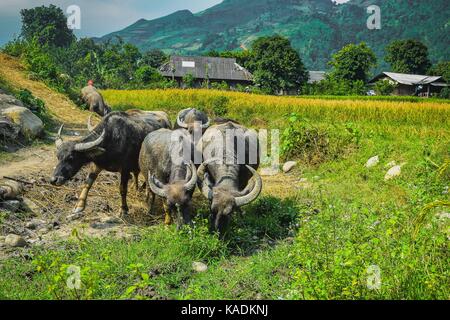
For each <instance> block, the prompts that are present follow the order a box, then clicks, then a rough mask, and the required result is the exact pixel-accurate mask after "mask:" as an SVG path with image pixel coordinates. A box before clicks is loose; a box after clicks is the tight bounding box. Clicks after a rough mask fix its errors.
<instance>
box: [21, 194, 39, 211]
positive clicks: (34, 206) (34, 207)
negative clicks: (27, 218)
mask: <svg viewBox="0 0 450 320" xmlns="http://www.w3.org/2000/svg"><path fill="white" fill-rule="evenodd" d="M23 206H24V207H25V208H26V209H27V210H29V211H31V212H34V213H37V212H39V209H40V208H39V206H38V205H37V204H36V203H34V202H33V201H31V200H30V199H28V198H23Z"/></svg>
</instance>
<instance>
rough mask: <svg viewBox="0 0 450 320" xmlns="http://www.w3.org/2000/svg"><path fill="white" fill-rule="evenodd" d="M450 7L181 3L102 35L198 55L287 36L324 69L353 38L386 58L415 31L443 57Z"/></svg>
mask: <svg viewBox="0 0 450 320" xmlns="http://www.w3.org/2000/svg"><path fill="white" fill-rule="evenodd" d="M372 4H376V5H378V6H379V7H380V8H381V30H369V29H368V28H367V25H366V21H367V18H368V17H369V14H368V13H367V7H368V6H369V5H372ZM449 13H450V11H449V7H448V2H447V1H445V0H433V1H406V0H402V1H398V0H373V1H365V0H351V1H349V2H348V3H346V4H342V5H335V4H333V2H331V1H330V0H248V1H241V0H225V1H223V2H222V3H220V4H218V5H216V6H214V7H211V8H209V9H207V10H205V11H203V12H199V13H196V14H193V13H191V12H190V11H187V10H183V11H178V12H175V13H173V14H171V15H168V16H166V17H162V18H159V19H155V20H144V19H141V20H139V21H137V22H136V23H134V24H133V25H131V26H129V27H127V28H125V29H123V30H121V31H118V32H114V33H111V34H109V35H106V36H104V37H103V38H101V40H102V41H105V40H107V39H112V38H114V36H116V35H117V36H120V37H122V38H123V39H124V40H125V41H126V42H131V43H133V44H135V45H136V46H138V47H139V48H141V49H144V50H147V49H152V48H158V49H163V50H165V51H166V52H168V53H173V52H175V53H181V54H199V53H204V52H208V51H210V50H218V51H221V50H235V49H239V48H246V47H249V46H250V44H251V42H252V41H253V40H255V39H256V38H257V37H260V36H264V35H271V34H275V33H278V34H281V35H284V36H287V37H288V38H289V39H290V40H291V42H292V44H293V46H294V47H295V48H296V49H297V50H298V51H299V53H300V54H301V56H302V59H303V61H304V62H305V64H306V66H307V67H308V68H309V69H325V68H327V61H329V59H330V56H331V54H332V53H333V52H336V51H337V50H339V49H340V48H342V47H343V46H344V45H346V44H348V43H358V42H361V41H365V42H367V43H368V45H369V46H370V47H371V48H372V49H373V50H374V51H375V53H376V54H377V57H378V58H379V68H383V67H385V66H386V64H385V62H384V61H383V56H384V49H385V47H386V45H387V44H388V43H390V42H391V41H393V40H396V39H402V38H416V39H419V40H421V41H423V42H424V43H425V44H426V45H427V46H428V47H429V49H430V56H431V59H432V60H433V62H436V61H442V60H446V59H447V58H448V56H449V47H448V43H449V42H450V37H449V34H450V33H449V30H448V29H449V20H448V17H449V16H450V15H449Z"/></svg>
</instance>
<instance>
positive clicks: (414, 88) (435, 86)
mask: <svg viewBox="0 0 450 320" xmlns="http://www.w3.org/2000/svg"><path fill="white" fill-rule="evenodd" d="M380 80H387V81H389V82H391V83H392V84H395V85H396V88H395V90H394V92H393V93H392V94H393V95H396V96H411V95H415V96H420V97H431V96H432V95H436V94H439V92H441V90H442V89H443V88H445V87H447V86H448V84H447V83H446V82H445V80H444V79H443V78H442V77H440V76H426V75H417V74H404V73H394V72H383V73H381V74H379V75H378V76H376V77H375V78H373V79H372V80H370V81H369V84H370V85H374V84H375V83H376V82H378V81H380Z"/></svg>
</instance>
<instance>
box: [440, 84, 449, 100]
mask: <svg viewBox="0 0 450 320" xmlns="http://www.w3.org/2000/svg"><path fill="white" fill-rule="evenodd" d="M439 98H441V99H450V88H449V87H446V88H444V89H442V90H441V92H440V93H439Z"/></svg>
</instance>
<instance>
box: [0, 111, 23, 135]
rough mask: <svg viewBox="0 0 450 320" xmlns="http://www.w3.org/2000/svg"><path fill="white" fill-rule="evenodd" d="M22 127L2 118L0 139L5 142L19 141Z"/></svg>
mask: <svg viewBox="0 0 450 320" xmlns="http://www.w3.org/2000/svg"><path fill="white" fill-rule="evenodd" d="M19 132H20V127H19V126H18V125H16V124H15V123H14V122H12V121H11V120H10V119H8V118H6V117H4V116H0V137H1V138H2V139H3V140H5V141H14V140H17V138H18V136H19Z"/></svg>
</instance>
